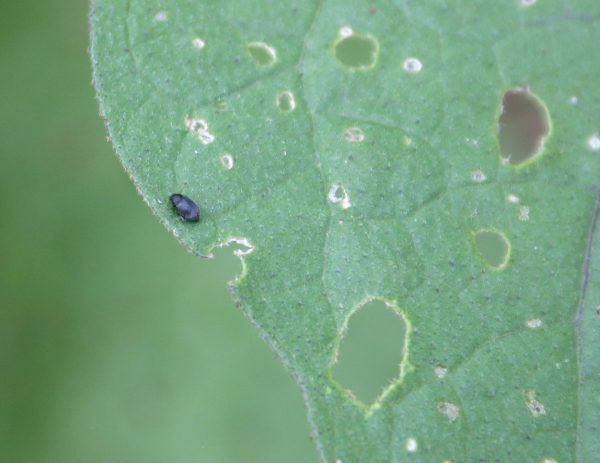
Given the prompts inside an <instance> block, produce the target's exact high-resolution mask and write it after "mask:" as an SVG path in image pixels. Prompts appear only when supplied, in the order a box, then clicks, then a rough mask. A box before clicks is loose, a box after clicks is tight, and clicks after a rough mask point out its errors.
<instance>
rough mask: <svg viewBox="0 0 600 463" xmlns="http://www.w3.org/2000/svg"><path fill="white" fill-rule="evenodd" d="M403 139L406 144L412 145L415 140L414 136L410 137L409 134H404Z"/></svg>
mask: <svg viewBox="0 0 600 463" xmlns="http://www.w3.org/2000/svg"><path fill="white" fill-rule="evenodd" d="M402 140H403V141H404V144H405V145H406V146H410V145H412V142H413V141H412V138H410V137H407V136H406V135H405V136H404V138H403V139H402Z"/></svg>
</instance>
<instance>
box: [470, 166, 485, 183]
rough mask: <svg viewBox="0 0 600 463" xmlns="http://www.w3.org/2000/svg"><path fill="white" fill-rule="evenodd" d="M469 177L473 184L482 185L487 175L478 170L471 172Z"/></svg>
mask: <svg viewBox="0 0 600 463" xmlns="http://www.w3.org/2000/svg"><path fill="white" fill-rule="evenodd" d="M470 175H471V181H472V182H473V183H483V182H485V181H486V180H487V175H485V173H484V172H483V171H482V170H479V169H477V170H474V171H472V172H471V174H470Z"/></svg>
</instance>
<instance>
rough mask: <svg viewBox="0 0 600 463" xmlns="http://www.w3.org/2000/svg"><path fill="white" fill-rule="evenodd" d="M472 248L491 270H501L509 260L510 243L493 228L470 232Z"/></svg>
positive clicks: (502, 234)
mask: <svg viewBox="0 0 600 463" xmlns="http://www.w3.org/2000/svg"><path fill="white" fill-rule="evenodd" d="M472 240H473V247H474V248H475V251H476V253H477V254H478V255H479V256H480V257H481V259H482V260H483V261H484V262H485V263H486V264H487V265H488V266H489V267H490V268H491V269H493V270H502V269H503V268H505V267H506V265H507V264H508V260H509V258H510V242H509V241H508V238H507V237H506V235H505V234H504V233H502V232H501V231H498V230H496V229H493V228H483V229H480V230H476V231H474V232H472Z"/></svg>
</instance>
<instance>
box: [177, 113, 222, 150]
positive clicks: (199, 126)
mask: <svg viewBox="0 0 600 463" xmlns="http://www.w3.org/2000/svg"><path fill="white" fill-rule="evenodd" d="M184 124H185V126H186V128H187V129H188V130H189V131H190V132H191V133H193V134H194V135H196V137H197V138H198V140H200V141H201V142H202V143H203V144H204V145H208V144H210V143H212V142H214V141H215V136H214V135H213V134H212V133H210V131H209V130H208V124H207V123H206V121H205V120H204V119H201V118H199V117H191V116H188V117H186V118H185V121H184Z"/></svg>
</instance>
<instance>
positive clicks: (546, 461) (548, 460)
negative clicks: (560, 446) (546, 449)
mask: <svg viewBox="0 0 600 463" xmlns="http://www.w3.org/2000/svg"><path fill="white" fill-rule="evenodd" d="M542 463H558V462H557V461H556V460H555V459H554V458H544V460H543V461H542Z"/></svg>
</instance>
